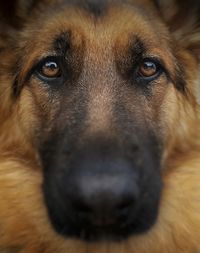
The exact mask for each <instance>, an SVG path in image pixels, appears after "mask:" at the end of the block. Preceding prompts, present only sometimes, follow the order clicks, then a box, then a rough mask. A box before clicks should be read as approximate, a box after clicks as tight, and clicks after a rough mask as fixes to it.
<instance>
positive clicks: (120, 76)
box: [0, 0, 200, 240]
mask: <svg viewBox="0 0 200 253" xmlns="http://www.w3.org/2000/svg"><path fill="white" fill-rule="evenodd" d="M13 2H14V1H13ZM184 4H185V2H184ZM8 5H9V1H8ZM163 5H164V6H163ZM165 5H167V3H165V1H163V2H156V3H155V2H154V1H148V0H147V1H137V0H135V1H134V0H133V1H106V0H104V1H97V0H95V1H89V0H86V1H78V0H77V1H70V0H69V1H56V0H53V1H45V0H43V1H33V3H32V2H31V1H27V3H26V5H25V4H23V7H24V9H18V8H17V7H16V6H15V8H16V9H17V10H18V12H19V13H17V14H16V11H15V12H14V13H15V14H14V15H13V19H12V20H10V24H9V23H8V22H7V23H6V24H7V25H8V27H12V29H13V30H11V31H10V34H4V38H6V39H5V41H6V43H3V39H2V55H3V56H4V57H5V58H6V59H5V58H4V59H5V62H3V63H2V74H1V76H2V77H1V78H2V80H3V83H2V85H1V87H0V94H1V96H2V99H3V102H2V115H3V117H4V118H6V119H7V120H8V121H9V120H11V119H10V118H11V117H10V115H14V116H12V120H13V118H14V120H15V121H14V122H17V125H15V126H12V127H15V128H17V129H18V134H16V136H14V137H12V138H11V137H10V139H12V141H10V142H11V143H13V139H15V141H16V143H23V144H24V143H26V145H29V148H30V146H31V150H34V152H35V153H36V154H37V156H38V157H39V158H38V164H39V166H40V167H41V172H42V173H43V178H44V180H43V193H44V199H45V203H46V206H47V210H48V213H49V217H50V220H51V222H52V224H53V227H54V228H55V230H56V231H57V232H59V233H61V234H63V235H65V236H67V237H78V238H82V239H86V240H98V239H102V238H106V239H114V240H116V239H124V238H127V237H128V236H130V235H132V234H135V233H142V232H145V231H147V230H149V229H150V228H151V227H152V226H153V224H154V223H155V221H156V218H157V214H158V210H159V201H160V197H161V192H162V184H163V182H162V176H161V175H162V174H163V173H164V172H165V170H166V166H167V165H166V164H167V162H166V161H167V160H168V159H169V157H170V156H171V154H172V150H173V151H174V149H175V148H176V151H177V152H181V151H183V150H182V146H181V147H179V146H178V145H179V144H180V141H181V140H182V139H184V140H186V142H187V140H188V139H189V131H188V129H189V124H188V122H187V121H190V124H191V122H192V123H193V122H194V121H195V116H194V115H193V111H191V117H190V119H186V118H184V116H185V111H187V112H188V111H189V112H190V109H191V107H190V105H191V104H192V106H193V108H194V107H195V106H196V102H197V99H195V96H193V95H192V93H194V95H195V92H194V90H195V89H196V87H195V86H194V82H191V83H189V80H194V79H195V78H196V77H195V76H196V71H197V61H198V56H199V40H200V39H199V38H197V37H195V36H194V37H193V40H192V39H191V40H189V39H187V40H185V41H184V42H182V41H181V42H180V41H179V40H180V38H181V40H182V38H183V37H182V36H183V35H182V34H181V32H179V33H174V34H173V35H171V32H170V31H169V29H168V27H167V25H166V24H165V22H167V24H168V25H169V27H171V28H172V29H173V28H174V29H175V30H176V31H177V30H178V29H179V25H181V24H182V23H181V24H178V22H176V19H178V20H180V18H179V12H178V11H177V13H172V15H173V17H169V15H167V18H168V19H169V20H167V18H166V17H165V16H166V11H167V6H165ZM7 7H8V6H7V4H6V3H5V4H4V6H3V8H4V10H7V9H8V8H7ZM176 7H177V6H176ZM164 9H166V11H164ZM173 10H174V11H175V10H177V8H175V7H174V9H173ZM20 11H21V12H22V13H20ZM162 12H163V13H162ZM4 13H5V14H6V11H4ZM161 13H162V15H161ZM18 16H20V17H21V19H19V17H18ZM164 19H165V22H164ZM5 20H7V19H6V15H5ZM5 20H3V21H2V22H6V21H5ZM195 22H197V20H195ZM3 24H4V23H3ZM186 32H187V31H186ZM2 33H4V32H2ZM176 36H180V37H176ZM188 36H189V35H188ZM7 37H9V39H7ZM190 38H191V37H190ZM194 52H197V53H194ZM5 69H8V71H7V72H6V73H5ZM8 83H9V88H7V87H8ZM197 92H199V91H198V90H196V94H197ZM2 94H3V95H2ZM4 96H5V97H4ZM5 101H6V102H5ZM182 101H184V109H183V102H182ZM184 110H185V111H184ZM179 121H181V123H180V124H179ZM5 131H6V130H5ZM9 131H10V130H9ZM190 134H191V131H190ZM172 136H174V137H173V138H172ZM19 140H20V141H19ZM27 143H28V144H27ZM6 145H7V146H8V147H9V148H12V147H11V146H9V143H7V144H6ZM20 145H22V144H20ZM20 147H21V146H20ZM188 148H189V146H188ZM21 149H24V148H23V147H21ZM186 150H187V148H185V149H184V152H185V151H186ZM19 152H20V151H19ZM23 152H26V151H23Z"/></svg>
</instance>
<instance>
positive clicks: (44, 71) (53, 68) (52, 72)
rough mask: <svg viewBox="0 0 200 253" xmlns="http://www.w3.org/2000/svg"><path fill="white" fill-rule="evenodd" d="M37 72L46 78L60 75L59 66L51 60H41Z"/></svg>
mask: <svg viewBox="0 0 200 253" xmlns="http://www.w3.org/2000/svg"><path fill="white" fill-rule="evenodd" d="M39 72H40V74H41V75H42V76H43V77H46V78H57V77H60V76H61V68H60V67H59V64H58V63H57V62H56V61H53V60H47V61H45V62H43V64H42V65H41V68H40V71H39Z"/></svg>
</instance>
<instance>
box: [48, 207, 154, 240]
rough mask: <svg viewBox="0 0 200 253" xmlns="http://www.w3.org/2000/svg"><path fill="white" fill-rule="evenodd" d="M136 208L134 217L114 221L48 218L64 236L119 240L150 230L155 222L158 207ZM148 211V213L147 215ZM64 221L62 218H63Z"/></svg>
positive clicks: (81, 238)
mask: <svg viewBox="0 0 200 253" xmlns="http://www.w3.org/2000/svg"><path fill="white" fill-rule="evenodd" d="M148 211H149V212H148V213H147V210H138V213H137V215H136V216H135V217H131V216H130V217H129V219H127V216H126V217H124V219H121V220H118V221H115V223H114V222H110V224H108V221H102V223H101V224H100V223H99V224H97V223H95V224H92V223H90V222H88V221H86V220H85V221H84V220H82V219H77V220H76V222H74V221H73V222H72V221H71V220H70V219H69V217H68V218H67V217H66V220H65V222H62V223H60V220H59V219H56V217H53V216H52V212H51V211H50V212H49V214H50V218H51V222H52V224H53V227H54V229H55V230H56V231H57V232H58V233H59V234H61V235H62V236H64V237H66V238H77V239H80V240H83V241H86V242H103V241H107V242H121V241H124V240H127V239H128V238H129V237H130V236H132V235H136V234H141V233H144V232H146V231H148V230H150V229H151V228H152V227H153V225H154V223H155V222H156V219H157V216H158V208H155V209H154V210H148ZM149 213H150V215H149ZM63 221H64V220H63Z"/></svg>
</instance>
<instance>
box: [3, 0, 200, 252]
mask: <svg viewBox="0 0 200 253" xmlns="http://www.w3.org/2000/svg"><path fill="white" fill-rule="evenodd" d="M37 2H38V1H33V2H31V1H8V0H7V1H6V2H5V3H0V5H1V22H0V29H1V31H0V38H1V42H0V46H1V49H0V56H1V62H0V252H1V253H54V252H56V253H66V252H67V253H72V252H75V253H76V252H79V253H84V252H88V253H90V252H93V253H104V252H105V253H121V252H126V253H147V252H148V253H149V252H152V253H160V252H162V253H200V243H199V235H200V201H199V200H200V183H199V182H200V70H199V69H200V63H199V59H200V23H199V21H200V20H199V17H200V15H199V14H200V4H199V3H197V1H176V2H175V1H173V0H171V1H165V0H160V1H150V0H143V1H139V2H140V5H141V6H142V7H143V6H144V7H145V8H147V9H148V10H149V11H150V10H151V11H152V13H153V14H152V16H153V17H155V20H156V21H152V20H149V21H150V22H153V23H152V24H153V25H155V24H157V25H158V26H160V27H162V28H161V29H163V30H166V31H167V32H166V33H165V34H166V35H165V37H164V40H165V41H166V42H167V43H168V45H170V46H171V47H173V54H174V55H173V57H174V59H178V62H179V64H177V65H176V66H175V67H177V68H179V73H180V74H179V75H180V76H178V77H176V78H181V79H184V82H185V83H186V87H185V91H184V92H182V91H180V90H178V89H176V88H169V89H168V90H167V94H165V97H164V101H163V103H162V108H161V111H162V113H161V116H159V117H162V124H164V125H165V152H164V155H163V159H162V163H163V171H162V174H163V175H162V177H163V182H164V189H163V193H162V199H161V203H160V211H159V217H158V220H157V222H156V224H155V226H154V227H153V228H152V229H151V230H150V231H149V232H147V233H145V234H143V235H138V236H133V237H131V238H130V239H129V240H127V241H124V242H121V243H103V242H102V243H96V244H95V243H93V244H87V243H85V242H82V241H78V240H68V239H66V238H63V237H61V236H59V235H58V234H56V232H55V231H54V230H53V228H52V226H51V224H50V222H49V219H48V214H47V211H46V207H45V204H44V199H43V194H42V190H41V189H42V182H43V173H42V168H41V162H40V159H39V157H38V153H37V150H36V149H35V143H34V141H35V140H34V137H33V135H34V134H35V133H34V131H33V127H32V125H34V128H38V129H40V128H41V127H42V126H41V117H39V116H38V111H36V109H35V107H34V106H33V105H34V103H36V100H37V99H36V100H34V98H33V97H31V95H30V94H29V93H28V91H27V89H26V88H23V87H22V88H21V90H20V91H19V87H15V85H16V79H17V80H19V79H20V78H23V73H22V72H26V68H28V67H29V65H30V64H31V63H30V61H31V59H29V58H26V55H28V54H29V52H30V51H32V50H35V48H34V46H35V44H29V46H28V47H27V46H26V45H25V42H26V41H28V40H29V37H31V36H32V32H33V31H32V30H31V29H33V24H34V27H38V29H40V25H41V20H42V13H43V10H44V9H43V8H44V7H43V6H42V5H41V6H40V5H39V6H36V5H37ZM46 2H47V3H46V4H48V1H46ZM49 2H51V1H49ZM54 2H56V1H54ZM130 2H133V3H135V2H137V1H134V0H133V1H130ZM11 10H12V11H11ZM55 11H56V10H55ZM52 12H54V8H52ZM71 12H72V16H73V12H75V10H71ZM113 12H114V11H113ZM117 12H118V13H117V15H119V16H120V11H119V9H118V11H117ZM115 15H116V14H113V16H112V11H111V12H109V17H108V19H109V20H110V21H109V22H113V20H112V18H116V16H115ZM121 15H126V13H125V12H124V13H122V14H121ZM127 15H128V14H127ZM62 18H63V17H58V19H57V23H56V22H55V20H54V21H53V22H52V23H51V22H50V23H49V26H52V27H53V29H52V30H54V28H55V27H56V25H57V24H59V23H62ZM71 19H72V18H71V16H70V15H69V20H71ZM161 20H162V21H161ZM69 22H70V21H69ZM77 22H79V23H80V24H81V23H82V22H85V26H87V22H88V20H85V21H83V20H82V19H81V18H80V20H77ZM137 22H138V23H137ZM126 25H127V24H126V22H124V24H119V26H118V27H116V28H115V29H116V30H117V29H119V30H122V31H123V29H128V28H127V26H126ZM135 26H139V27H140V33H141V34H142V33H143V30H142V25H141V24H140V20H139V19H136V24H135ZM88 29H89V28H88ZM113 29H114V28H113ZM52 33H53V31H52ZM43 36H44V37H43V38H42V36H41V40H43V39H45V40H48V38H50V37H51V32H50V31H48V34H43ZM45 36H46V37H45ZM31 39H33V37H31ZM125 39H126V38H125ZM33 43H35V42H33ZM37 43H38V44H37V45H39V44H40V42H37ZM38 47H39V46H38ZM93 50H95V47H94V48H93ZM37 53H38V52H37ZM164 53H166V52H164ZM20 57H21V58H20ZM93 57H94V56H93ZM19 59H23V60H22V62H26V64H25V66H23V71H21V72H20V71H19V69H20V68H21V64H22V62H19ZM97 62H98V60H97ZM172 71H173V70H172ZM19 72H20V73H19ZM183 73H184V76H183ZM13 90H14V93H20V94H23V95H21V96H20V98H19V97H16V96H15V95H16V94H13ZM38 92H39V93H40V94H41V93H42V92H44V91H42V90H39V91H38ZM44 96H45V95H44ZM38 99H39V100H40V98H38ZM45 101H46V100H45V99H44V104H43V108H44V110H48V109H47V108H46V107H45V106H46V105H45ZM98 112H99V111H98ZM98 112H97V113H98ZM103 113H105V111H104V112H103ZM95 115H96V112H95ZM51 116H52V115H48V117H51ZM101 123H102V125H103V122H101ZM47 131H48V130H47Z"/></svg>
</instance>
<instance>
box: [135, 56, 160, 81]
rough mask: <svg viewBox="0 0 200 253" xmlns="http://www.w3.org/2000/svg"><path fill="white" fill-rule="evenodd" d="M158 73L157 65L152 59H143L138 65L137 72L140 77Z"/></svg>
mask: <svg viewBox="0 0 200 253" xmlns="http://www.w3.org/2000/svg"><path fill="white" fill-rule="evenodd" d="M157 73H158V66H157V65H156V63H154V62H153V61H148V60H145V61H143V62H142V64H141V65H140V66H139V74H140V76H142V77H145V78H148V77H153V76H155V75H156V74H157Z"/></svg>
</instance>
